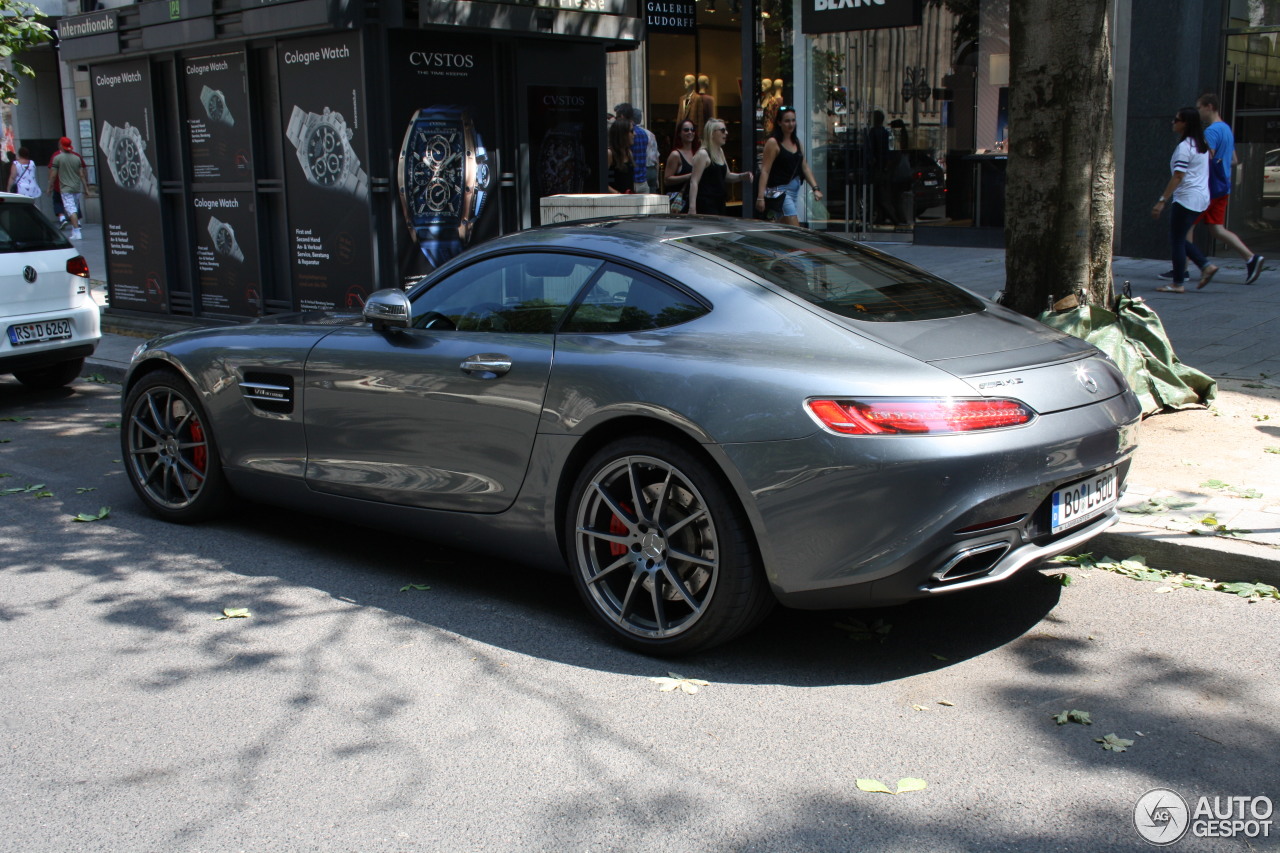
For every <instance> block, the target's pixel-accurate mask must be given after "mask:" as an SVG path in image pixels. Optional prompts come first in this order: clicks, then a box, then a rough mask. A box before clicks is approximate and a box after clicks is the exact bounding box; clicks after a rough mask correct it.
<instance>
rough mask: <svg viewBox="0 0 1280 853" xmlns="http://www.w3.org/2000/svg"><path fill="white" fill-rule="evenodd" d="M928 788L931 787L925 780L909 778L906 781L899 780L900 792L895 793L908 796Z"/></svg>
mask: <svg viewBox="0 0 1280 853" xmlns="http://www.w3.org/2000/svg"><path fill="white" fill-rule="evenodd" d="M927 787H929V783H928V782H926V781H924V780H923V779H914V778H912V777H910V776H908V777H907V778H905V779H899V780H898V790H896V791H894V793H895V794H906V793H910V792H911V791H923V790H924V789H925V788H927Z"/></svg>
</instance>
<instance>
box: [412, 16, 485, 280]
mask: <svg viewBox="0 0 1280 853" xmlns="http://www.w3.org/2000/svg"><path fill="white" fill-rule="evenodd" d="M390 49H391V56H390V65H391V76H392V79H394V80H395V81H396V85H395V87H394V89H393V90H392V93H391V122H392V126H391V128H390V130H389V133H388V136H389V137H390V139H391V140H392V141H393V144H394V145H395V147H396V158H397V160H396V162H395V163H393V164H392V173H393V174H394V175H395V178H394V179H393V181H392V189H393V191H394V192H395V194H396V205H397V209H396V211H395V222H396V223H397V226H398V234H397V242H396V245H397V246H398V249H397V251H398V253H399V256H400V273H401V277H402V281H404V282H408V281H411V280H413V279H414V278H417V277H418V276H421V275H423V274H425V273H428V272H430V271H431V270H432V269H434V268H435V267H437V266H439V265H440V264H442V263H444V262H445V261H447V260H449V259H450V258H452V257H454V256H455V255H458V254H460V253H461V252H463V251H464V250H466V249H467V247H469V246H474V245H476V244H477V243H481V242H483V241H484V240H487V239H488V238H490V237H493V236H496V235H497V233H498V210H497V203H496V201H495V200H494V197H495V196H496V194H497V190H498V164H497V161H496V156H495V152H496V151H497V150H498V148H499V145H498V139H497V126H498V108H497V96H496V94H495V91H496V81H495V77H494V50H493V43H492V41H491V40H490V39H487V38H471V37H466V36H462V37H460V36H458V35H456V34H453V33H445V32H439V33H436V32H430V31H397V32H392V33H391V34H390Z"/></svg>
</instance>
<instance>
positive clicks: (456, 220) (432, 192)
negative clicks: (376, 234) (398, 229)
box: [396, 106, 489, 266]
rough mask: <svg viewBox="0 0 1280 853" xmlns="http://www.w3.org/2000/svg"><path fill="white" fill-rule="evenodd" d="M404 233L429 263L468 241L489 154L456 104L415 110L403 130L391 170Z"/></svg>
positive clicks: (437, 261) (482, 192)
mask: <svg viewBox="0 0 1280 853" xmlns="http://www.w3.org/2000/svg"><path fill="white" fill-rule="evenodd" d="M396 175H397V181H398V183H399V188H400V204H401V207H402V208H403V209H404V216H405V221H406V222H407V223H408V225H409V232H410V233H411V234H412V235H413V239H414V240H416V241H417V242H418V247H419V248H420V249H422V254H423V255H425V256H426V257H427V260H429V261H430V262H431V263H432V264H433V265H436V266H438V265H439V264H441V263H443V262H444V261H447V260H448V259H449V258H451V257H453V256H454V255H456V254H458V253H459V252H461V251H462V250H463V249H464V248H465V247H466V245H467V243H469V242H470V240H471V234H472V231H473V229H474V226H475V223H476V220H477V219H478V218H479V216H480V212H481V210H483V209H484V202H485V198H486V196H487V195H488V190H489V157H488V154H487V153H486V152H485V150H484V143H483V142H482V141H481V139H480V134H478V133H477V132H476V129H475V125H474V124H473V122H472V120H471V117H470V116H469V115H467V113H466V112H465V111H464V110H463V109H462V108H461V107H451V106H434V107H427V108H426V109H421V110H418V112H417V113H415V114H414V116H413V119H412V120H411V121H410V122H409V128H408V130H407V131H405V135H404V143H403V144H402V145H401V146H400V165H399V168H398V169H397V171H396Z"/></svg>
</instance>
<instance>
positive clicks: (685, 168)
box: [665, 119, 702, 213]
mask: <svg viewBox="0 0 1280 853" xmlns="http://www.w3.org/2000/svg"><path fill="white" fill-rule="evenodd" d="M672 142H673V145H672V149H671V153H670V154H669V155H667V169H666V173H665V174H666V182H667V184H666V186H667V194H668V195H672V199H671V212H672V213H688V212H689V179H690V178H691V177H693V158H694V157H696V156H697V154H698V149H699V148H701V147H702V140H700V139H698V128H697V127H695V126H694V124H693V122H692V121H690V120H689V119H685V120H684V121H682V122H680V126H679V127H677V128H676V138H675V139H674V140H673V141H672ZM675 193H679V195H678V196H675V195H674V194H675ZM677 202H678V204H679V210H677V209H676V206H677Z"/></svg>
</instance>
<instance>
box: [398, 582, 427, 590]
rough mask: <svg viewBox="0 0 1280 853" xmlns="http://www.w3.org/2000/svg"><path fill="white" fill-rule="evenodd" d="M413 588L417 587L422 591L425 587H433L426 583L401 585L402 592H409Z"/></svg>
mask: <svg viewBox="0 0 1280 853" xmlns="http://www.w3.org/2000/svg"><path fill="white" fill-rule="evenodd" d="M411 589H416V590H419V591H421V590H424V589H431V587H429V586H427V585H426V584H425V583H407V584H405V585H404V586H402V587H400V591H401V592H408V591H409V590H411Z"/></svg>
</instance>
